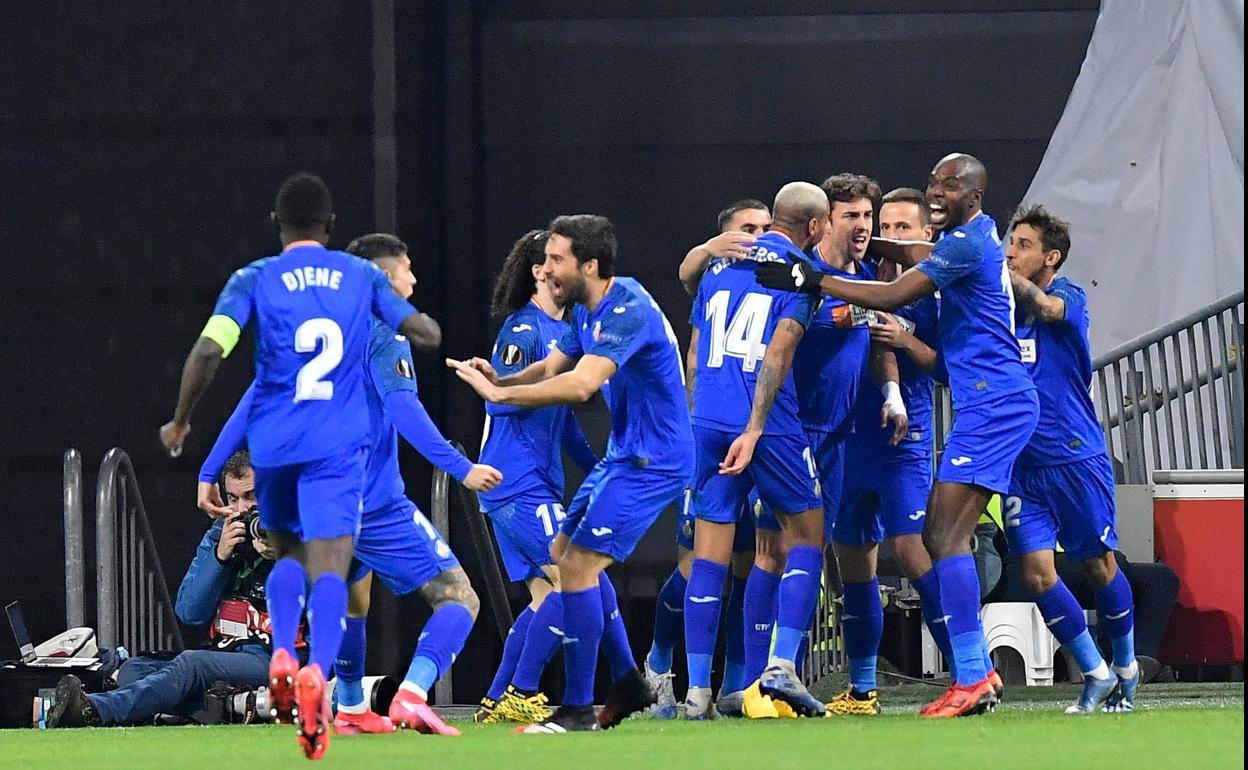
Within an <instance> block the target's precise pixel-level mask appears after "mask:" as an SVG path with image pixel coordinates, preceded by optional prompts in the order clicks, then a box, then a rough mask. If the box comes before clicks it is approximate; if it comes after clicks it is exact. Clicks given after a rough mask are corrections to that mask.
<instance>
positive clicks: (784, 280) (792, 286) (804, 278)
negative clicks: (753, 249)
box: [754, 262, 820, 294]
mask: <svg viewBox="0 0 1248 770" xmlns="http://www.w3.org/2000/svg"><path fill="white" fill-rule="evenodd" d="M819 277H820V276H819V273H818V272H816V271H815V269H814V268H813V267H811V266H810V265H808V264H806V263H805V262H794V263H792V264H789V263H787V262H764V263H763V264H761V265H759V266H758V271H757V272H755V273H754V280H756V281H758V283H759V285H761V286H765V287H767V288H768V289H778V290H780V291H802V292H806V293H807V294H818V293H819Z"/></svg>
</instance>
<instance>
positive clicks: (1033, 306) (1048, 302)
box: [1010, 270, 1066, 323]
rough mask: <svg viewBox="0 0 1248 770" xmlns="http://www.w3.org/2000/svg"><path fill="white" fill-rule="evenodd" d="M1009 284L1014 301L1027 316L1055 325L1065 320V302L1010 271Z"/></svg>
mask: <svg viewBox="0 0 1248 770" xmlns="http://www.w3.org/2000/svg"><path fill="white" fill-rule="evenodd" d="M1010 283H1012V284H1013V285H1014V299H1015V300H1016V301H1017V302H1018V304H1019V305H1021V306H1022V307H1023V309H1024V310H1026V311H1027V313H1028V315H1032V316H1035V317H1036V318H1038V319H1040V320H1041V321H1044V322H1045V323H1057V322H1059V321H1064V320H1066V301H1065V300H1063V299H1062V298H1061V297H1059V296H1056V295H1054V294H1045V293H1044V290H1043V289H1041V288H1040V287H1039V286H1037V285H1035V284H1034V283H1032V282H1031V281H1029V280H1027V279H1026V278H1024V277H1022V276H1021V275H1019V274H1018V273H1015V272H1014V271H1012V270H1011V271H1010Z"/></svg>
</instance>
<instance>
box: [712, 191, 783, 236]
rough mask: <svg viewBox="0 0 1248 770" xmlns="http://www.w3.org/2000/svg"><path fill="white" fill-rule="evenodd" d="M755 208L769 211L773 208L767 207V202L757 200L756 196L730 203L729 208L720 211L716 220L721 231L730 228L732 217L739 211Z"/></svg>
mask: <svg viewBox="0 0 1248 770" xmlns="http://www.w3.org/2000/svg"><path fill="white" fill-rule="evenodd" d="M753 210H759V211H767V212H770V211H771V209H769V208H767V204H766V203H763V202H762V201H760V200H755V199H754V198H742V199H741V200H739V201H736V202H734V203H729V204H728V207H727V208H725V209H724V210H723V211H721V212H719V217H718V218H717V219H716V222H718V223H719V231H720V232H723V231H724V230H726V229H727V228H728V223H729V222H731V221H732V218H733V217H734V216H736V213H737V212H738V211H753Z"/></svg>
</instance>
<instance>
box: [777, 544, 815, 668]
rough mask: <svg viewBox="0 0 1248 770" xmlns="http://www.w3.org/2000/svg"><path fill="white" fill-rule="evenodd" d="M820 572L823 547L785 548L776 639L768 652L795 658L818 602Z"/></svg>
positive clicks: (791, 659)
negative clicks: (786, 551)
mask: <svg viewBox="0 0 1248 770" xmlns="http://www.w3.org/2000/svg"><path fill="white" fill-rule="evenodd" d="M822 572H823V551H821V550H820V549H819V548H817V547H815V546H813V545H797V546H793V548H791V549H790V550H789V558H788V560H787V561H785V563H784V574H783V575H781V577H780V591H779V593H780V599H779V607H778V608H777V609H776V641H775V647H774V649H773V650H772V656H773V657H776V658H781V659H783V660H789V661H794V662H796V660H797V657H798V647H799V646H800V645H801V643H802V639H803V638H805V636H806V631H807V630H808V629H809V628H810V620H811V618H812V617H813V616H814V612H815V605H816V604H817V603H818V602H819V578H820V575H821V573H822Z"/></svg>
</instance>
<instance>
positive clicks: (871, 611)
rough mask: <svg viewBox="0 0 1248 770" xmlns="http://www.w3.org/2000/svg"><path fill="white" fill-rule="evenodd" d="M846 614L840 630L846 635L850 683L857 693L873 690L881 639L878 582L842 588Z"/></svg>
mask: <svg viewBox="0 0 1248 770" xmlns="http://www.w3.org/2000/svg"><path fill="white" fill-rule="evenodd" d="M844 587H845V597H844V602H845V612H844V613H843V614H842V615H841V628H842V629H844V633H845V654H846V656H847V657H848V658H849V683H850V684H851V685H852V686H853V688H854V689H855V690H857V691H858V692H869V691H871V690H874V689H875V688H876V673H875V666H876V657H877V655H878V654H879V650H880V639H881V638H882V637H883V636H884V606H883V605H882V604H881V603H880V582H879V580H878V579H876V578H872V579H871V580H869V581H867V582H865V583H846V584H845V586H844Z"/></svg>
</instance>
